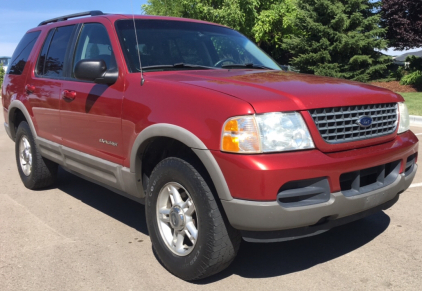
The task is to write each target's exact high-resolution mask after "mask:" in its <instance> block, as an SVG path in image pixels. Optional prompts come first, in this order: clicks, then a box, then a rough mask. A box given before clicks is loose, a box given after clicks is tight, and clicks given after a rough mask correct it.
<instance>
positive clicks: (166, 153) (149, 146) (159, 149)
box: [136, 137, 220, 201]
mask: <svg viewBox="0 0 422 291" xmlns="http://www.w3.org/2000/svg"><path fill="white" fill-rule="evenodd" d="M142 148H143V149H140V150H139V153H138V155H137V156H138V159H140V161H138V162H137V165H139V166H137V167H136V173H140V175H139V176H138V175H137V176H138V177H137V178H138V181H140V180H142V187H143V190H144V191H145V193H146V189H147V186H148V182H149V177H150V176H151V173H152V171H153V170H154V168H155V166H156V165H158V163H159V162H161V161H162V160H164V159H166V158H169V157H175V158H180V159H182V160H184V161H186V162H188V163H190V164H191V165H192V166H193V167H194V168H195V169H196V170H197V171H198V172H199V173H200V174H201V176H202V177H203V178H204V180H205V181H206V182H207V184H208V186H209V187H210V189H211V191H212V192H213V194H214V196H215V198H216V200H217V201H219V200H220V199H218V195H217V191H216V189H215V187H214V183H213V181H212V179H211V176H210V175H209V173H208V171H207V169H206V168H205V166H204V165H203V163H202V161H201V160H200V159H199V158H198V156H197V155H196V154H195V153H194V152H193V151H192V149H191V148H189V147H188V146H186V145H185V144H184V143H182V142H180V141H178V140H175V139H173V138H169V137H154V138H151V139H149V140H147V141H146V142H145V143H144V145H143V147H142Z"/></svg>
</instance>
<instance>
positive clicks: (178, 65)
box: [142, 63, 218, 71]
mask: <svg viewBox="0 0 422 291" xmlns="http://www.w3.org/2000/svg"><path fill="white" fill-rule="evenodd" d="M142 69H143V70H145V71H147V70H166V69H169V70H173V69H195V70H213V69H218V68H214V67H207V66H201V65H193V64H185V63H176V64H173V65H154V66H145V67H142Z"/></svg>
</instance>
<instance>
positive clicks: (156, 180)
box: [145, 158, 241, 281]
mask: <svg viewBox="0 0 422 291" xmlns="http://www.w3.org/2000/svg"><path fill="white" fill-rule="evenodd" d="M169 182H176V183H178V184H180V185H182V186H183V187H184V188H185V189H186V190H187V191H188V193H189V194H190V197H191V199H192V200H193V202H194V205H195V208H196V215H197V218H198V237H197V241H196V244H195V245H194V246H193V250H192V251H191V253H189V254H188V255H186V256H178V255H176V254H174V253H173V252H172V251H171V250H170V249H169V247H168V246H167V245H166V243H165V242H164V239H163V238H162V236H161V234H160V230H159V226H158V222H157V220H158V219H157V213H156V212H157V210H156V207H157V198H158V194H159V193H160V190H161V189H162V188H163V187H164V185H166V184H168V183H169ZM145 202H146V203H145V208H146V220H147V226H148V231H149V235H150V238H151V242H152V246H153V249H154V251H155V254H156V256H157V257H158V259H159V260H160V261H161V263H162V264H163V266H164V267H165V268H166V269H167V270H168V271H170V272H171V273H172V274H174V275H175V276H177V277H179V278H181V279H183V280H187V281H193V280H199V279H203V278H206V277H208V276H211V275H213V274H216V273H218V272H220V271H222V270H224V269H225V268H227V267H228V266H229V265H230V264H231V262H232V261H233V260H234V258H235V256H236V254H237V251H238V249H239V245H240V242H241V236H240V232H239V231H238V230H235V229H234V228H233V227H232V226H231V225H230V224H229V223H228V222H227V221H226V219H225V217H224V216H223V215H222V214H221V212H220V209H219V206H218V204H217V201H216V200H215V198H214V195H213V194H212V192H211V190H210V188H209V187H208V185H207V183H206V182H205V180H204V179H203V177H202V176H201V175H200V173H199V172H198V171H197V170H196V169H195V168H194V167H193V166H192V165H191V164H189V163H187V162H186V161H184V160H181V159H179V158H167V159H165V160H163V161H161V162H160V163H159V164H158V165H157V166H156V167H155V169H154V171H153V172H152V174H151V177H150V180H149V185H148V189H147V197H146V201H145Z"/></svg>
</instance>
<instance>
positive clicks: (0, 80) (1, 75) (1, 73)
mask: <svg viewBox="0 0 422 291" xmlns="http://www.w3.org/2000/svg"><path fill="white" fill-rule="evenodd" d="M3 78H4V68H3V66H0V87H1V86H2V84H3ZM0 95H1V92H0Z"/></svg>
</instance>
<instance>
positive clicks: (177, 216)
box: [169, 205, 186, 231]
mask: <svg viewBox="0 0 422 291" xmlns="http://www.w3.org/2000/svg"><path fill="white" fill-rule="evenodd" d="M169 218H170V225H171V227H172V228H174V229H175V230H179V231H180V230H182V229H184V228H185V224H186V219H185V213H184V212H183V209H182V208H180V206H179V205H175V206H173V207H172V208H171V210H170V214H169Z"/></svg>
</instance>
